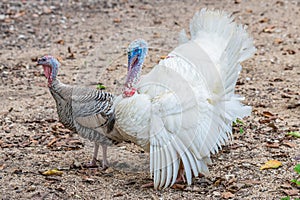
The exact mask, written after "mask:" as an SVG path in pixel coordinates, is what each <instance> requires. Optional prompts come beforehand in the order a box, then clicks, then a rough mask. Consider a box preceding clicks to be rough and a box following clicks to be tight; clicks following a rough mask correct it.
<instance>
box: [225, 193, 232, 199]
mask: <svg viewBox="0 0 300 200" xmlns="http://www.w3.org/2000/svg"><path fill="white" fill-rule="evenodd" d="M232 197H234V194H232V193H231V192H223V193H222V198H224V199H229V198H232Z"/></svg>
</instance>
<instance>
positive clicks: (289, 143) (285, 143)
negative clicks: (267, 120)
mask: <svg viewBox="0 0 300 200" xmlns="http://www.w3.org/2000/svg"><path fill="white" fill-rule="evenodd" d="M282 144H283V145H286V146H288V147H290V148H295V147H297V145H296V144H294V143H292V142H290V141H288V140H283V141H282Z"/></svg>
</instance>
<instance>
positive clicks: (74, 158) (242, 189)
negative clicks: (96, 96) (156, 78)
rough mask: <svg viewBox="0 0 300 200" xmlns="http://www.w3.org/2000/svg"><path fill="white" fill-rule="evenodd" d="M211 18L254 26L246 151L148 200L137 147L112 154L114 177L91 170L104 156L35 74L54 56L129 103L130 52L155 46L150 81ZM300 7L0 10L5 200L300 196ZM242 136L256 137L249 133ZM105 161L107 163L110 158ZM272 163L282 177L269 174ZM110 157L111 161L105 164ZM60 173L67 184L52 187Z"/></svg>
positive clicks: (68, 75)
mask: <svg viewBox="0 0 300 200" xmlns="http://www.w3.org/2000/svg"><path fill="white" fill-rule="evenodd" d="M203 7H208V8H215V9H224V10H226V11H227V12H230V13H233V15H234V16H235V18H236V21H237V22H240V23H243V24H246V25H248V30H249V32H250V34H251V35H252V36H253V38H254V41H255V46H256V47H257V49H258V50H257V53H256V55H255V56H254V57H253V58H252V59H250V60H249V61H247V62H245V63H244V65H243V66H244V68H243V71H242V73H241V75H240V78H239V81H238V84H237V93H239V94H241V95H243V96H245V97H246V100H245V103H246V104H249V105H252V106H253V113H252V116H251V117H249V118H247V119H244V120H243V121H244V125H239V127H236V128H235V134H234V141H233V142H232V144H231V145H228V146H226V147H224V148H223V150H222V151H220V152H219V153H218V154H217V155H214V156H213V164H212V165H211V166H210V172H211V174H210V175H209V176H208V177H204V178H195V180H194V182H193V185H191V186H184V187H181V185H179V186H177V187H176V188H169V189H166V190H163V191H155V190H153V189H151V188H150V189H149V188H147V189H144V188H143V189H142V188H140V186H141V185H142V184H145V183H147V182H149V181H151V179H149V173H148V168H149V167H148V165H149V161H148V160H149V156H148V154H147V153H145V152H143V150H141V149H140V148H138V147H136V146H134V145H133V144H128V143H126V144H125V143H122V144H119V145H117V146H112V147H110V148H109V151H108V154H109V160H110V164H111V167H110V168H109V169H107V170H106V171H102V170H101V169H100V168H99V169H85V168H83V167H82V163H85V162H86V161H88V160H89V159H90V158H91V153H92V148H93V145H92V143H90V142H89V141H86V140H83V139H81V138H80V137H78V136H77V135H75V134H73V133H72V132H70V131H68V130H66V129H65V128H64V127H63V126H62V125H61V124H60V123H59V122H58V120H57V114H56V110H55V103H54V100H53V99H52V97H51V95H50V93H49V91H48V89H47V86H46V85H47V83H46V80H45V78H44V76H43V72H42V68H41V67H37V66H36V65H35V61H36V59H37V57H40V56H42V55H44V54H53V55H56V56H59V57H61V58H62V60H63V62H62V63H63V67H61V69H60V72H59V77H60V80H61V81H63V82H65V83H70V84H78V85H86V86H90V87H96V84H97V83H103V84H104V85H106V86H107V90H108V91H111V92H114V93H116V94H118V93H119V92H120V85H121V83H122V82H123V80H124V77H125V74H126V67H125V65H124V64H126V56H124V53H125V52H126V51H125V50H126V47H127V45H128V44H129V43H130V41H132V40H133V39H136V38H143V39H145V40H147V41H148V43H149V45H150V47H151V49H150V52H149V58H148V59H147V62H146V70H144V71H149V69H151V67H152V66H153V64H155V63H156V62H158V60H159V59H160V57H161V56H163V55H166V54H167V53H168V52H169V51H171V50H172V49H173V48H174V47H176V46H177V34H178V32H179V31H180V30H181V29H182V28H188V22H189V20H190V19H191V17H192V16H193V14H194V13H195V12H196V11H198V10H200V9H201V8H203ZM299 27H300V1H299V0H286V1H284V0H279V1H273V0H265V1H262V2H261V1H258V0H224V1H217V0H214V1H212V0H202V1H194V0H189V1H183V2H181V1H180V2H176V1H170V0H168V1H159V2H152V1H144V0H142V1H130V0H128V1H127V0H119V1H112V0H109V1H107V2H106V3H103V1H92V0H91V1H66V0H64V1H61V2H59V1H53V2H50V1H49V2H47V1H46V2H44V1H26V0H23V1H7V0H2V1H1V2H0V49H1V51H0V83H1V84H0V106H1V109H0V125H1V127H0V197H1V199H154V200H156V199H197V198H198V199H222V198H223V199H226V198H231V199H280V198H282V197H285V196H288V195H290V196H291V198H292V199H293V198H296V197H298V198H299V196H300V194H299V193H300V189H299V187H298V188H297V187H296V185H294V184H292V183H291V182H290V180H291V179H293V178H297V174H296V173H295V172H294V171H293V168H294V166H295V165H296V164H297V163H299V160H300V146H299V145H300V140H299V139H297V138H295V137H291V136H287V135H286V134H287V133H288V132H290V131H299V129H300V124H299V119H300V97H299V96H300V95H299V91H300V86H299V85H300V57H299V55H300V28H299ZM239 128H242V129H243V130H244V133H242V134H241V133H239ZM100 155H101V154H100ZM268 160H279V161H281V162H282V166H281V167H280V168H278V169H271V170H263V171H261V170H260V166H261V165H262V164H264V163H265V162H266V161H268ZM100 161H101V157H99V164H100ZM53 168H58V169H59V170H61V171H63V175H62V176H51V177H45V176H43V175H41V172H44V171H46V170H49V169H53Z"/></svg>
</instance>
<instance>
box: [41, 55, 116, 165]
mask: <svg viewBox="0 0 300 200" xmlns="http://www.w3.org/2000/svg"><path fill="white" fill-rule="evenodd" d="M38 65H42V66H43V69H44V74H45V76H46V78H47V79H48V87H49V90H50V92H51V94H52V96H53V98H54V99H55V102H56V107H57V113H58V117H59V120H60V121H61V123H62V124H63V125H64V126H65V127H66V128H68V129H70V130H72V131H76V132H78V133H79V135H80V136H82V137H83V138H86V139H89V140H90V141H94V142H95V146H94V154H93V158H92V161H91V162H90V164H89V166H90V167H93V166H96V159H97V154H98V149H99V144H100V145H101V146H102V151H103V152H102V154H103V162H102V167H103V168H106V167H107V166H108V162H107V145H110V144H112V143H113V142H114V141H113V140H111V139H109V138H108V137H106V135H107V134H113V126H114V111H113V109H112V105H113V99H114V97H113V95H112V94H110V93H107V92H104V91H101V90H97V89H92V88H85V87H79V86H71V85H66V84H63V83H61V82H60V81H59V80H58V79H57V77H56V76H57V73H58V69H59V67H60V63H59V62H58V60H57V59H56V58H54V57H53V56H49V55H46V56H43V57H42V58H40V59H38Z"/></svg>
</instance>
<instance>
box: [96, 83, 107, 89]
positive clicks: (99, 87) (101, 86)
mask: <svg viewBox="0 0 300 200" xmlns="http://www.w3.org/2000/svg"><path fill="white" fill-rule="evenodd" d="M97 89H98V90H105V89H106V87H105V86H104V85H103V84H102V83H99V84H98V85H97Z"/></svg>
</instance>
